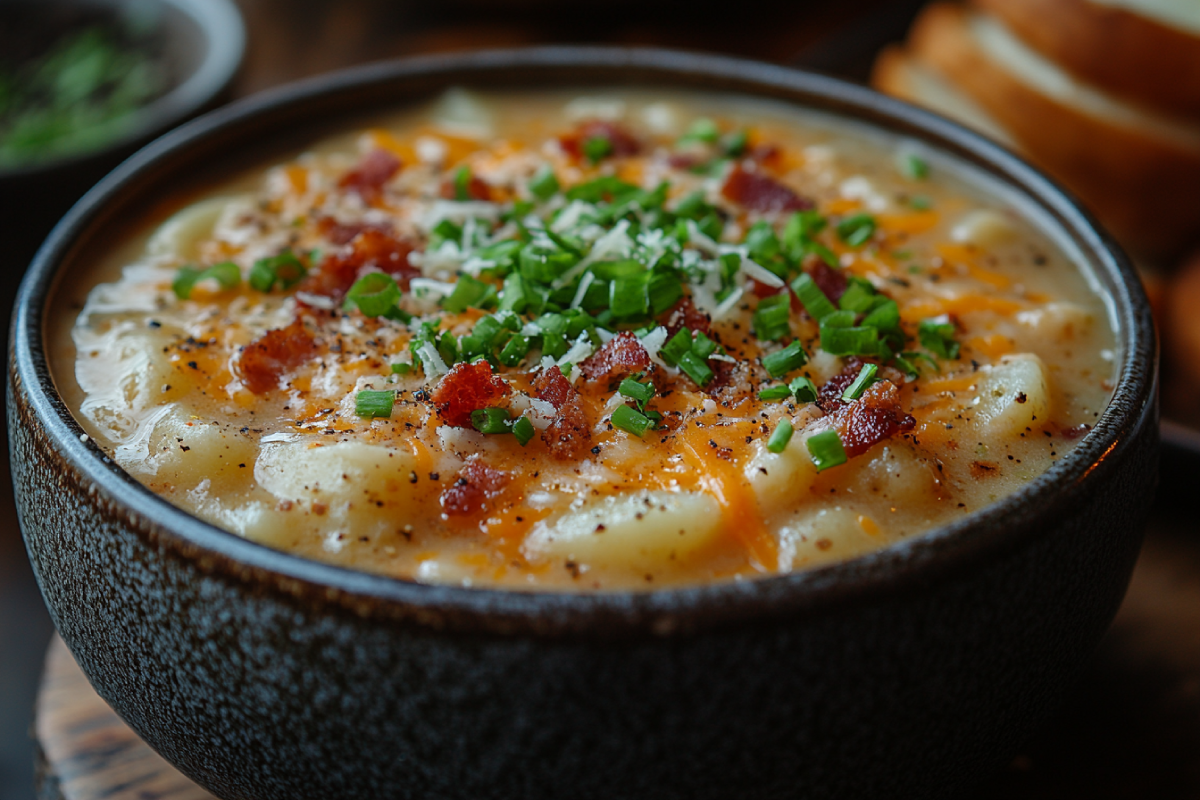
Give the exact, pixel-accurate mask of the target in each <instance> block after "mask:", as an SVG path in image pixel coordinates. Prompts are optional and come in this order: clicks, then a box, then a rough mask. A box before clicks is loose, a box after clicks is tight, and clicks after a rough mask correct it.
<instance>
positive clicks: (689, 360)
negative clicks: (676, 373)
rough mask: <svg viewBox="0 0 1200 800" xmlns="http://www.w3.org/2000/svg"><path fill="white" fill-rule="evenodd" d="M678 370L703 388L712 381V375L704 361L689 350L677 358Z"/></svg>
mask: <svg viewBox="0 0 1200 800" xmlns="http://www.w3.org/2000/svg"><path fill="white" fill-rule="evenodd" d="M679 369H681V370H683V372H684V374H686V375H687V376H688V377H689V378H691V379H692V380H693V381H695V382H696V385H697V386H704V385H705V384H706V383H708V382H709V381H711V380H712V379H713V376H714V373H713V371H712V369H711V368H710V367H709V366H708V364H705V363H704V360H703V359H702V358H700V357H699V356H697V355H696V354H695V353H693V352H692V351H691V350H689V351H687V352H686V353H684V354H683V355H682V356H680V357H679Z"/></svg>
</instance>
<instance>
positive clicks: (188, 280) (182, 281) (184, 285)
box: [171, 266, 203, 300]
mask: <svg viewBox="0 0 1200 800" xmlns="http://www.w3.org/2000/svg"><path fill="white" fill-rule="evenodd" d="M202 273H203V270H199V269H196V268H195V267H190V266H188V267H180V268H179V272H177V273H175V280H174V281H173V282H172V283H171V291H173V292H175V296H176V297H178V298H179V299H180V300H187V299H188V298H189V297H191V295H192V287H193V286H195V285H196V281H198V280H200V275H201V274H202Z"/></svg>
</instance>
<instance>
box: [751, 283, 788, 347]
mask: <svg viewBox="0 0 1200 800" xmlns="http://www.w3.org/2000/svg"><path fill="white" fill-rule="evenodd" d="M791 305H792V298H791V295H789V294H788V293H787V292H783V293H781V294H776V295H772V296H770V297H764V298H763V299H762V300H759V301H758V308H757V309H755V311H754V316H753V318H752V319H751V324H752V326H753V328H754V335H755V336H757V337H758V338H759V339H761V340H762V341H764V342H777V341H779V340H780V339H782V338H783V337H784V336H787V335H788V334H789V333H791V326H790V324H789V319H790V318H791V310H792V309H791Z"/></svg>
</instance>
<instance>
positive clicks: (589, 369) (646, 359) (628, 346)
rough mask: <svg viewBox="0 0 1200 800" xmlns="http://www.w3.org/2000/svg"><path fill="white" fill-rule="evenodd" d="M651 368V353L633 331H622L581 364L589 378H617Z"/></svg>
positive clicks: (592, 379)
mask: <svg viewBox="0 0 1200 800" xmlns="http://www.w3.org/2000/svg"><path fill="white" fill-rule="evenodd" d="M649 368H650V354H649V353H647V352H646V348H644V347H642V343H641V342H639V341H638V339H637V337H636V336H634V335H633V332H632V331H621V332H620V333H618V334H617V335H616V336H614V337H613V338H611V339H609V340H608V341H607V342H605V344H604V346H603V347H601V348H600V349H599V350H597V351H596V352H595V353H593V354H592V355H591V356H589V357H588V358H587V359H585V360H584V361H583V363H581V364H580V365H579V371H580V372H582V373H583V374H584V375H585V376H586V377H587V379H588V380H590V381H595V380H600V379H601V378H616V377H619V376H624V375H630V374H632V373H634V372H639V371H641V370H644V369H649Z"/></svg>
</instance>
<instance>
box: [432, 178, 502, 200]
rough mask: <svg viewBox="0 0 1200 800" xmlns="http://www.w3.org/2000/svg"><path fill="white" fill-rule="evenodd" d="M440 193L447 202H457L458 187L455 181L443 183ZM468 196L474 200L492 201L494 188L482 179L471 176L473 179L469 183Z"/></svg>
mask: <svg viewBox="0 0 1200 800" xmlns="http://www.w3.org/2000/svg"><path fill="white" fill-rule="evenodd" d="M440 193H441V195H442V197H444V198H446V199H447V200H457V199H458V187H457V186H456V185H455V184H454V180H453V179H451V180H448V181H442V186H441V190H440ZM467 196H468V197H469V198H471V199H472V200H483V201H485V202H486V201H490V200H491V199H492V186H491V184H489V183H488V182H487V181H485V180H483V179H482V178H480V177H478V176H476V175H471V179H470V180H469V181H467Z"/></svg>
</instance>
